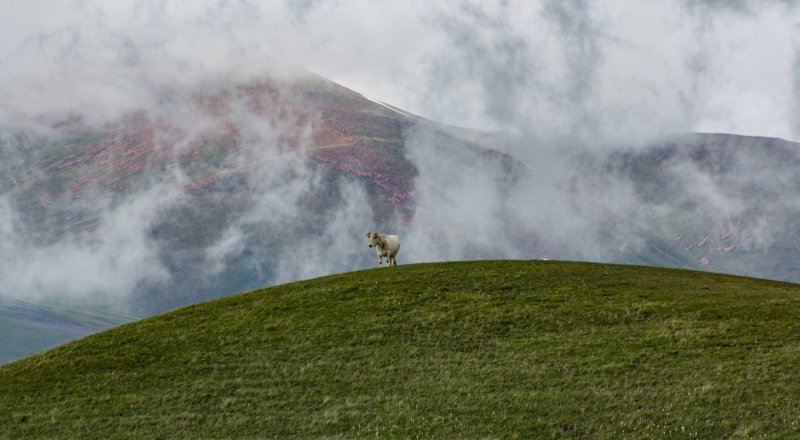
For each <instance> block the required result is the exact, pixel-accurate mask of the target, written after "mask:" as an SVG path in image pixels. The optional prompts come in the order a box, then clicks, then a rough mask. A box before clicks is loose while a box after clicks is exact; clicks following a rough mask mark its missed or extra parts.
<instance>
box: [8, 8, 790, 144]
mask: <svg viewBox="0 0 800 440" xmlns="http://www.w3.org/2000/svg"><path fill="white" fill-rule="evenodd" d="M796 3H797V2H794V1H790V0H782V1H781V0H775V1H768V0H758V1H746V0H732V1H719V0H705V1H701V0H671V1H669V0H658V1H655V0H653V1H640V0H636V1H634V0H613V1H594V2H592V1H561V0H541V1H482V2H477V1H473V2H469V1H443V2H429V1H423V0H407V1H402V2H397V1H377V0H350V1H342V0H275V1H255V0H192V1H166V0H115V1H106V0H0V116H2V117H3V118H5V119H8V118H9V117H11V116H14V117H19V116H20V115H33V114H35V113H37V112H41V111H48V110H53V109H62V110H63V109H64V108H68V107H69V106H70V105H72V106H74V105H76V102H78V103H79V105H81V106H83V107H97V108H100V109H103V110H107V109H108V108H109V107H114V106H120V107H124V106H128V105H134V104H135V103H140V102H139V101H138V100H137V99H138V98H137V97H138V96H139V95H140V94H139V93H137V91H136V87H133V86H131V84H134V83H135V84H138V85H139V86H140V85H141V84H143V83H145V84H146V83H152V82H154V81H180V80H184V79H187V78H194V77H202V76H204V75H223V76H224V75H228V76H230V75H234V74H235V75H246V74H257V73H258V72H259V71H263V70H269V69H274V68H276V66H279V65H280V66H287V65H289V66H294V67H299V68H301V69H305V70H309V71H312V72H315V73H318V74H320V75H322V76H324V77H327V78H329V79H332V80H334V81H337V82H339V83H341V84H343V85H346V86H348V87H350V88H352V89H354V90H356V91H358V92H361V93H363V94H365V95H368V96H369V97H372V98H375V99H379V100H382V101H385V102H388V103H391V104H394V105H396V106H398V107H401V108H404V109H407V110H409V111H411V112H414V113H417V114H420V115H423V116H427V117H430V118H433V119H436V120H440V121H443V122H447V123H451V124H456V125H463V126H470V127H475V128H483V129H504V130H532V131H534V132H537V133H538V134H542V135H547V134H556V135H558V136H562V135H564V133H576V134H577V135H578V136H584V137H588V138H593V137H596V136H598V135H599V136H609V137H610V138H611V139H614V138H615V137H616V136H619V134H620V133H625V134H626V135H632V136H637V135H639V134H647V133H651V132H674V131H704V132H731V133H741V134H752V135H764V136H777V137H782V138H786V139H793V140H800V37H797V35H800V8H799V7H798V6H797V4H796ZM95 95H97V96H103V97H104V98H103V102H96V99H95V100H93V99H92V98H91V97H92V96H95Z"/></svg>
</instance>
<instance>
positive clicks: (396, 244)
mask: <svg viewBox="0 0 800 440" xmlns="http://www.w3.org/2000/svg"><path fill="white" fill-rule="evenodd" d="M366 237H367V240H368V241H369V247H374V248H375V251H376V252H377V253H378V266H383V259H384V258H386V266H387V267H389V266H397V260H396V259H395V256H396V255H397V251H399V250H400V236H399V235H389V234H381V233H379V232H367V234H366Z"/></svg>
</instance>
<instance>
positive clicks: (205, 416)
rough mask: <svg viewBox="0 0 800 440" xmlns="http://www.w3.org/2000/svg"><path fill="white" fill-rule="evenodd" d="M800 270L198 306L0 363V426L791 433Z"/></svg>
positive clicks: (479, 281) (603, 269)
mask: <svg viewBox="0 0 800 440" xmlns="http://www.w3.org/2000/svg"><path fill="white" fill-rule="evenodd" d="M798 313H800V286H797V285H792V284H786V283H779V282H770V281H763V280H756V279H747V278H738V277H733V276H725V275H717V274H710V273H699V272H688V271H679V270H668V269H653V268H644V267H633V266H614V265H601V264H585V263H562V262H548V261H528V262H523V261H478V262H466V263H447V264H424V265H409V266H399V267H397V268H396V269H392V270H389V269H379V270H371V271H365V272H354V273H346V274H340V275H334V276H329V277H325V278H320V279H315V280H310V281H303V282H298V283H293V284H288V285H283V286H278V287H274V288H269V289H265V290H261V291H256V292H252V293H248V294H243V295H237V296H233V297H228V298H225V299H221V300H216V301H213V302H208V303H204V304H200V305H195V306H191V307H188V308H185V309H181V310H178V311H175V312H171V313H169V314H166V315H161V316H156V317H153V318H149V319H146V320H143V321H140V322H137V323H134V324H129V325H125V326H122V327H118V328H115V329H112V330H109V331H105V332H102V333H99V334H96V335H93V336H89V337H86V338H84V339H81V340H79V341H75V342H72V343H69V344H67V345H65V346H62V347H59V348H57V349H54V350H50V351H48V352H45V353H42V354H39V355H36V356H32V357H30V358H28V359H25V360H21V361H18V362H15V363H12V364H9V365H5V366H2V367H0V390H3V392H2V393H0V436H2V437H11V438H41V437H48V438H70V437H75V436H81V435H92V436H98V437H103V438H124V437H130V436H131V435H134V436H136V437H159V438H175V437H212V438H213V437H226V438H227V437H259V438H267V437H273V436H277V437H282V438H286V437H324V436H325V437H327V436H344V437H366V436H370V437H374V436H375V435H377V436H379V437H382V438H386V437H389V438H410V437H422V436H427V437H436V438H442V437H460V438H464V437H487V436H489V437H502V438H531V437H564V436H569V437H591V438H621V437H630V438H643V437H671V436H700V437H729V436H736V435H739V436H760V435H768V436H774V437H792V436H796V435H797V434H798V432H800V403H798V401H797V399H796V398H795V397H796V396H797V395H798V393H800V379H798V376H797V374H796V365H797V361H798V358H800V351H798V345H797V343H796V342H795V341H797V340H798V337H800V328H798V327H797V326H796V322H795V321H796V319H795V318H796V316H797V315H798Z"/></svg>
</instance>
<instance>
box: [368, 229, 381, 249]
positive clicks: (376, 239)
mask: <svg viewBox="0 0 800 440" xmlns="http://www.w3.org/2000/svg"><path fill="white" fill-rule="evenodd" d="M364 236H365V237H367V242H368V243H369V247H373V246H380V245H381V244H383V241H382V240H381V236H380V234H378V233H377V232H371V231H370V232H367V233H366V234H364Z"/></svg>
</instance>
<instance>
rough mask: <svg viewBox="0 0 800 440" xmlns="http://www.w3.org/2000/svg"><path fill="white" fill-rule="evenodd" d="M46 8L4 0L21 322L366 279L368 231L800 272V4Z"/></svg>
mask: <svg viewBox="0 0 800 440" xmlns="http://www.w3.org/2000/svg"><path fill="white" fill-rule="evenodd" d="M41 6H42V5H40V4H37V2H26V3H24V4H23V3H19V2H13V1H7V2H2V1H1V0H0V12H3V13H2V14H0V67H2V69H0V182H2V186H0V261H2V264H1V265H0V300H2V301H0V311H2V313H4V314H5V316H6V317H9V320H7V321H6V322H13V324H9V326H18V324H19V322H20V321H19V319H18V318H20V316H24V317H25V319H27V321H26V322H28V323H32V322H35V323H38V324H46V325H50V324H51V323H52V322H54V321H58V322H59V323H60V324H59V325H61V324H64V326H63V327H59V325H56V326H55V328H56V329H58V328H61V329H62V330H63V329H66V328H69V329H70V330H69V331H65V332H64V333H65V334H67V333H69V334H71V335H72V334H82V333H81V332H85V331H92V329H94V328H95V327H94V326H93V324H91V322H93V321H94V320H95V318H96V317H97V316H98V314H99V315H102V319H100V320H99V321H101V322H106V323H109V322H118V321H119V320H125V319H126V318H125V317H129V318H134V317H141V316H147V315H149V314H152V313H156V312H159V311H163V310H167V309H170V308H174V307H178V306H180V305H184V304H188V303H193V302H198V301H201V300H204V299H206V298H211V297H216V296H220V295H226V294H230V293H234V292H238V291H241V290H246V289H253V288H257V287H262V286H264V285H269V284H275V283H280V282H286V281H292V280H297V279H302V278H308V277H313V276H318V275H323V274H328V273H332V272H340V271H346V270H353V269H359V268H364V267H370V266H372V265H374V264H375V256H374V254H373V253H372V252H371V250H370V249H369V248H367V247H366V245H365V244H366V243H365V241H364V239H363V234H364V232H366V231H367V230H371V229H377V230H384V231H387V232H395V233H399V234H400V235H401V236H402V237H403V244H402V249H401V251H400V254H399V255H398V260H399V262H400V264H403V263H407V262H420V261H443V260H462V259H477V258H526V259H527V258H561V259H572V260H590V261H607V262H626V263H639V264H649V265H658V266H669V267H686V268H700V269H706V270H714V271H725V272H731V273H738V274H746V275H753V276H760V277H767V278H774V279H782V280H790V281H798V280H799V279H800V276H799V275H798V273H800V272H798V267H797V264H796V263H794V261H797V259H796V258H794V257H795V254H796V251H795V249H796V248H797V244H798V236H797V235H798V234H797V230H798V228H797V226H798V225H797V223H796V221H795V220H794V219H795V218H797V215H796V214H797V210H798V206H800V205H799V204H798V197H797V196H796V194H800V193H799V192H798V191H797V189H798V184H799V183H798V179H797V177H796V173H795V171H794V170H795V169H796V165H797V161H798V156H797V155H798V145H797V144H795V143H793V142H789V141H784V140H780V139H778V138H779V137H782V138H785V139H792V138H796V137H797V133H798V126H797V124H796V120H797V118H796V115H797V114H798V112H797V108H799V107H798V103H800V93H798V87H797V84H798V82H797V78H798V77H800V76H799V75H798V71H799V69H800V67H798V66H800V63H798V62H797V59H798V56H797V54H798V53H800V51H798V50H797V47H798V46H797V44H796V41H794V40H793V39H792V38H791V35H793V34H792V32H793V30H794V29H795V27H796V25H797V20H795V19H793V18H792V17H795V16H796V14H793V13H794V12H796V11H797V5H796V4H795V3H794V2H784V1H775V2H749V1H742V2H730V3H720V2H714V1H685V0H676V1H671V2H663V3H659V5H641V4H638V3H636V2H625V1H619V2H605V3H603V4H602V6H601V5H600V4H599V3H593V2H588V1H579V2H572V3H565V2H560V1H550V0H543V1H539V2H513V1H512V2H499V3H497V4H481V3H475V2H442V3H439V4H437V5H434V6H431V5H430V4H429V3H427V2H416V1H412V2H404V3H403V4H397V3H386V4H381V5H380V6H375V4H374V2H363V1H356V2H351V3H349V4H348V5H347V6H346V7H344V6H342V5H339V4H336V3H334V2H327V1H312V2H294V1H286V2H273V3H270V4H266V3H261V2H250V1H243V2H226V1H215V0H210V1H203V2H193V3H191V4H188V3H187V4H180V3H175V2H169V1H162V0H156V1H148V2H141V1H135V0H131V1H122V2H115V3H114V4H113V5H112V4H108V3H104V2H96V1H71V0H64V1H59V2H52V3H51V4H48V7H47V8H42V7H41ZM654 35H658V36H660V37H654ZM309 72H316V73H317V74H319V75H316V74H312V73H309ZM698 132H699V133H698ZM705 132H718V133H720V134H702V133H705ZM723 133H738V135H734V134H723ZM742 133H746V134H750V135H753V136H748V135H742ZM760 136H769V137H760ZM20 310H25V312H24V313H22V312H20ZM86 310H89V311H90V312H87V313H88V315H87V314H86V313H83V311H86ZM104 313H107V314H108V315H104ZM54 316H56V317H54ZM65 316H67V317H69V319H66V320H64V319H63V318H64V317H65ZM81 316H83V317H85V316H91V317H93V318H81ZM76 317H78V318H76ZM12 318H13V319H12ZM73 318H75V319H73ZM86 322H90V323H89V324H87V325H85V326H84V325H83V324H81V323H84V324H85V323H86ZM38 324H36V325H38ZM0 325H2V324H0ZM109 325H110V324H109ZM9 328H10V327H9ZM37 328H38V327H37ZM48 328H50V327H48ZM76 329H77V330H76ZM73 330H75V331H74V332H73ZM56 331H58V330H56ZM45 339H47V338H45ZM48 340H49V339H48Z"/></svg>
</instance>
